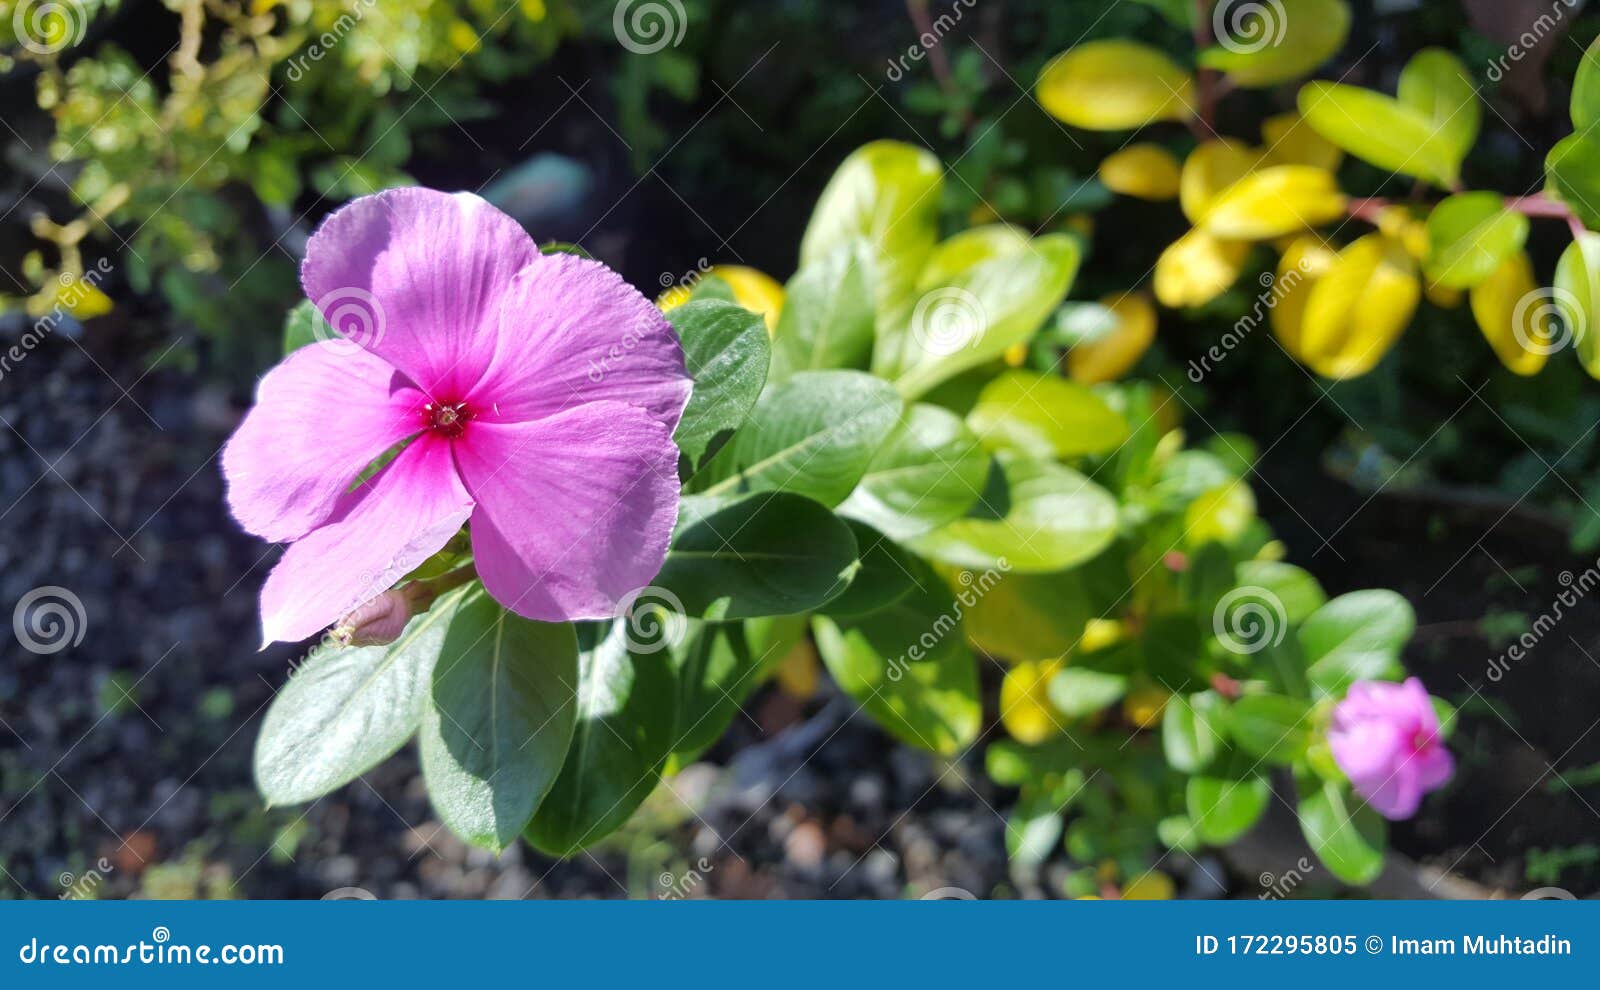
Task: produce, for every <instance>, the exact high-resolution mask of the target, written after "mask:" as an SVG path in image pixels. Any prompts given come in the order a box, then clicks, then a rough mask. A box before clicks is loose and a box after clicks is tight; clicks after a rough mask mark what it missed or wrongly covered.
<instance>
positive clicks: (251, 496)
mask: <svg viewBox="0 0 1600 990" xmlns="http://www.w3.org/2000/svg"><path fill="white" fill-rule="evenodd" d="M300 277H301V282H302V284H303V285H304V286H305V290H306V295H307V296H309V297H310V298H311V299H312V300H313V301H314V302H315V303H316V305H317V307H318V309H320V310H321V311H322V314H323V316H324V317H325V318H326V319H327V320H328V323H329V324H330V325H331V326H332V327H333V329H334V331H335V333H336V334H337V336H336V337H334V338H333V339H330V340H325V341H320V342H318V343H315V344H311V345H308V346H306V347H302V348H300V349H299V350H297V351H295V352H294V353H293V354H291V355H289V357H288V358H286V359H285V360H284V361H283V362H282V363H281V364H279V365H278V366H277V367H275V368H273V369H272V370H271V371H269V372H267V374H266V376H265V377H263V378H262V380H261V383H260V386H259V388H258V390H257V394H256V404H255V407H254V408H253V409H252V410H251V411H250V413H249V415H248V416H246V417H245V420H244V422H243V423H242V424H240V426H239V429H238V430H237V432H235V433H234V435H233V438H232V439H231V440H229V442H228V445H227V448H226V449H225V450H224V452H223V455H222V469H223V473H224V475H225V476H226V478H227V481H228V504H229V507H230V508H231V509H232V511H233V514H234V516H235V517H236V518H237V519H238V520H239V522H240V524H241V525H243V526H244V528H245V529H247V530H249V531H250V532H252V533H255V534H256V535H258V536H260V537H262V538H264V539H268V540H273V541H276V542H289V543H290V546H289V548H288V549H287V550H286V551H285V552H284V555H283V559H282V560H280V561H279V562H278V565H277V567H275V568H274V569H273V571H272V574H271V575H270V576H269V577H268V578H267V582H266V586H265V587H264V588H263V589H262V591H261V622H262V627H263V632H264V635H265V639H266V642H268V643H270V642H273V641H276V640H290V641H293V640H300V639H305V638H307V637H309V636H312V635H314V634H316V633H317V632H318V631H319V630H321V629H322V628H323V627H326V626H328V625H329V624H331V623H333V622H334V621H335V620H337V619H339V618H340V617H341V616H344V615H346V614H348V613H350V612H351V611H352V610H353V609H355V608H356V607H357V606H358V605H361V604H362V603H364V602H366V601H368V600H370V599H372V598H374V597H376V596H378V595H380V594H381V593H382V592H383V591H384V590H385V589H387V588H389V587H390V586H391V585H393V584H394V583H395V582H396V581H398V580H399V579H400V578H401V577H403V576H404V575H405V574H406V573H407V572H409V571H411V570H412V569H414V568H415V567H416V566H417V565H418V564H420V563H422V562H423V561H424V560H426V559H427V558H428V557H430V556H431V555H433V554H434V553H435V552H437V551H438V550H439V549H440V548H442V547H443V546H444V545H445V543H446V541H448V540H449V539H450V537H451V536H452V535H454V534H455V533H456V531H457V530H459V529H460V527H461V525H462V523H464V522H467V521H468V520H470V521H471V531H472V550H473V557H474V561H475V563H476V566H477V570H478V575H479V577H480V578H481V579H482V580H483V583H484V586H485V587H486V588H487V589H488V591H489V593H490V594H491V595H493V596H494V597H495V598H496V599H498V600H499V601H500V602H501V604H503V605H505V606H506V607H507V608H509V609H511V610H512V611H514V612H517V613H519V614H521V615H524V616H527V617H528V618H531V619H539V620H544V621H563V620H570V619H594V618H603V617H605V616H608V615H610V614H612V612H613V610H614V608H615V606H616V603H617V602H618V601H619V600H620V599H621V598H623V597H624V596H626V595H627V594H628V593H629V592H630V591H632V590H634V589H636V588H638V587H639V586H641V585H644V584H647V583H648V582H649V580H650V579H651V578H652V577H653V576H654V575H655V573H656V571H657V570H659V569H660V566H661V563H662V560H663V558H664V557H665V555H666V548H667V542H668V539H669V538H670V536H671V533H672V527H673V523H674V521H675V520H676V518H677V511H678V490H679V486H678V477H677V460H678V452H677V448H676V447H675V446H674V445H673V442H672V432H673V429H674V428H675V427H676V426H677V423H678V419H679V417H680V416H681V415H682V413H683V407H684V404H685V403H686V402H687V401H688V396H689V387H690V382H689V379H688V377H687V376H686V375H685V373H684V365H683V352H682V350H681V348H680V347H679V344H678V339H677V336H676V334H675V333H674V332H673V330H672V327H671V326H670V325H669V324H668V323H667V321H666V319H665V318H664V317H662V315H661V313H660V312H659V311H658V310H657V309H656V307H655V306H654V305H652V304H651V303H650V301H649V300H647V299H645V298H644V297H643V296H642V295H640V294H639V293H638V292H637V291H635V290H634V289H633V288H632V287H630V286H629V285H627V283H625V282H624V281H623V280H622V279H621V277H619V276H618V275H617V274H616V273H615V272H613V271H611V270H610V269H609V268H607V267H605V266H604V265H601V264H599V263H598V262H594V261H589V260H586V259H583V258H578V257H575V256H572V255H566V254H549V255H542V254H540V253H539V250H538V248H537V247H535V246H534V243H533V240H532V239H531V238H530V237H529V236H528V235H527V233H526V232H525V231H524V230H523V229H522V228H521V226H519V225H518V224H517V223H516V221H514V220H512V219H511V218H510V217H508V216H506V215H505V214H503V213H501V212H500V211H499V210H496V209H495V208H494V207H492V206H490V205H489V204H488V203H487V202H485V201H484V200H482V199H480V198H478V197H477V196H473V195H470V194H467V193H457V194H455V195H450V194H446V193H441V192H435V191H433V190H429V189H392V190H389V191H387V192H382V193H379V194H377V195H375V196H365V197H362V198H361V199H357V200H355V201H353V202H351V203H349V204H348V205H346V206H345V207H343V208H342V209H340V210H338V211H337V212H335V213H334V214H333V215H331V216H330V217H328V219H327V220H326V221H325V222H324V223H323V224H322V226H321V227H320V228H318V230H317V232H316V233H315V234H314V235H313V236H312V238H311V242H310V244H309V245H308V247H307V250H306V259H305V263H304V265H303V266H302V268H301V273H300ZM596 369H599V371H598V373H597V370H596ZM404 441H409V442H407V443H406V445H405V447H404V449H403V450H402V451H401V452H400V454H399V456H397V457H395V458H394V459H393V460H392V461H391V462H389V463H388V464H386V465H385V466H384V467H383V468H382V469H381V470H379V471H378V472H377V473H375V474H373V475H372V476H371V477H370V478H368V479H366V480H365V481H364V482H361V483H360V484H356V480H357V477H358V475H359V474H360V473H361V472H362V470H363V469H364V468H366V467H367V466H368V465H370V464H371V463H372V462H373V461H374V460H375V459H376V458H377V457H378V456H379V455H381V454H383V453H384V452H385V451H388V450H390V449H391V448H393V447H394V446H395V445H396V444H399V443H401V442H404Z"/></svg>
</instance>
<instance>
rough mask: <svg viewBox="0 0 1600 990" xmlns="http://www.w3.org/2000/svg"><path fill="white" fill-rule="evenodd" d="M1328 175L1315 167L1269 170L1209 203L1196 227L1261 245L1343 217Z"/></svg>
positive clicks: (1334, 183) (1339, 195)
mask: <svg viewBox="0 0 1600 990" xmlns="http://www.w3.org/2000/svg"><path fill="white" fill-rule="evenodd" d="M1344 203H1345V198H1344V193H1342V192H1340V191H1339V182H1338V180H1337V179H1335V178H1334V177H1333V173H1332V172H1329V171H1328V170H1327V169H1323V168H1317V167H1316V166H1315V165H1269V166H1267V167H1266V168H1264V169H1261V170H1260V171H1258V172H1252V173H1250V174H1249V175H1247V176H1245V177H1244V178H1242V179H1240V180H1239V181H1237V182H1235V183H1234V184H1233V185H1231V186H1229V187H1228V188H1227V189H1226V190H1224V191H1223V192H1222V193H1220V194H1218V195H1217V196H1216V198H1215V199H1213V200H1212V202H1211V205H1210V206H1208V207H1207V208H1206V211H1205V214H1204V216H1203V217H1202V218H1201V220H1200V222H1199V226H1201V227H1204V228H1205V229H1206V231H1208V232H1209V233H1211V234H1213V235H1215V236H1217V237H1223V238H1231V239H1234V240H1251V241H1260V240H1267V239H1268V238H1272V237H1279V236H1281V235H1283V234H1287V233H1289V232H1290V231H1294V230H1300V229H1302V228H1305V227H1318V226H1321V225H1322V224H1325V223H1328V222H1329V221H1331V220H1335V219H1337V218H1339V217H1341V216H1343V215H1344Z"/></svg>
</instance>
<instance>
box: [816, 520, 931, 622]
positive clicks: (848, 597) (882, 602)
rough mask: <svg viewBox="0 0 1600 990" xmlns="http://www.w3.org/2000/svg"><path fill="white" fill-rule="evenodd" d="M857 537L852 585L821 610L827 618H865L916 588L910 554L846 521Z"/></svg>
mask: <svg viewBox="0 0 1600 990" xmlns="http://www.w3.org/2000/svg"><path fill="white" fill-rule="evenodd" d="M845 523H846V525H848V526H849V527H850V532H851V535H853V536H854V537H855V538H856V550H857V557H858V558H859V559H858V561H857V564H856V567H855V569H854V571H853V572H852V573H851V575H850V584H849V586H848V587H846V588H845V589H844V591H842V592H840V593H839V594H838V595H835V596H834V597H833V598H831V599H829V600H828V601H827V602H826V603H824V604H823V605H822V607H821V611H823V612H825V613H826V614H828V615H864V614H866V613H868V612H876V611H877V610H878V609H881V608H886V607H888V606H890V605H892V604H894V603H895V602H896V601H898V600H900V599H901V598H903V597H905V596H906V595H907V594H908V593H910V592H911V590H912V589H913V588H914V587H915V586H916V578H915V577H914V575H915V574H916V573H917V571H916V565H915V562H914V561H912V560H911V555H910V554H909V553H908V552H907V551H905V550H904V549H902V548H901V547H900V545H899V544H898V543H895V542H894V541H893V540H890V539H889V538H888V537H887V536H884V535H883V534H882V533H880V532H878V531H877V530H875V529H873V528H872V527H871V526H868V525H867V524H866V523H863V522H858V521H857V520H854V519H847V520H845Z"/></svg>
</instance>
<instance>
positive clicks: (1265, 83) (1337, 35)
mask: <svg viewBox="0 0 1600 990" xmlns="http://www.w3.org/2000/svg"><path fill="white" fill-rule="evenodd" d="M1213 14H1214V16H1213V18H1212V20H1213V24H1212V30H1213V32H1214V33H1215V34H1216V36H1217V41H1218V44H1217V46H1216V47H1215V48H1208V49H1206V50H1205V51H1203V52H1201V53H1200V56H1199V61H1200V64H1201V65H1203V66H1205V67H1207V68H1211V69H1219V70H1221V71H1223V72H1226V73H1228V78H1229V79H1230V80H1231V81H1232V82H1233V84H1234V85H1236V86H1241V87H1244V88H1246V89H1265V88H1267V87H1269V86H1276V85H1277V84H1279V83H1283V82H1288V81H1289V80H1291V79H1299V78H1301V77H1302V76H1307V75H1310V74H1311V73H1312V72H1315V71H1316V70H1317V67H1318V66H1320V65H1322V63H1324V62H1326V61H1327V60H1328V59H1330V58H1332V57H1333V56H1334V55H1335V54H1336V53H1337V52H1338V51H1339V49H1340V48H1342V47H1343V46H1344V41H1345V38H1346V37H1348V36H1349V33H1350V7H1349V5H1348V4H1346V3H1345V2H1344V0H1272V2H1270V3H1237V2H1230V3H1224V4H1221V5H1219V6H1218V7H1217V8H1215V9H1214V11H1213Z"/></svg>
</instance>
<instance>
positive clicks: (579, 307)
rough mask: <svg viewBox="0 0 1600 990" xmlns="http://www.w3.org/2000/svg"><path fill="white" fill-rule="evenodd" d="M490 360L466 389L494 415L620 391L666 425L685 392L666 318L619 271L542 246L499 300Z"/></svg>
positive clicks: (536, 414)
mask: <svg viewBox="0 0 1600 990" xmlns="http://www.w3.org/2000/svg"><path fill="white" fill-rule="evenodd" d="M498 338H499V339H498V343H497V349H496V351H495V355H494V361H493V363H492V364H491V366H490V369H489V372H488V374H486V375H485V376H484V378H483V380H482V381H481V382H479V383H478V386H477V387H476V388H475V389H474V390H473V394H472V395H471V396H470V397H469V401H470V402H471V403H472V405H473V407H474V409H475V410H476V411H477V414H478V415H481V416H487V417H488V418H490V419H492V420H495V421H497V422H522V421H526V420H530V419H540V418H542V417H545V416H553V415H555V414H556V413H559V412H561V411H563V410H565V409H570V408H572V407H573V406H576V405H582V404H583V403H585V402H598V401H601V400H615V401H617V402H626V403H629V404H630V405H635V406H639V407H641V408H643V409H645V410H647V411H648V412H649V413H650V415H651V416H653V417H655V419H656V420H657V421H658V422H660V423H661V424H662V425H663V426H665V427H666V428H667V430H668V431H669V432H670V431H671V430H673V429H675V428H676V427H677V425H678V418H679V417H680V416H681V415H683V407H684V404H685V403H687V402H688V401H689V388H690V384H691V383H690V381H689V376H688V374H687V373H686V372H685V371H684V367H683V348H682V347H681V346H680V345H679V343H678V335H677V333H676V332H675V331H674V330H673V329H672V325H671V324H670V323H668V322H667V318H666V317H665V316H664V315H662V313H661V311H660V310H659V309H657V308H656V306H655V304H654V303H652V302H650V300H648V299H646V298H645V297H644V296H642V295H640V294H639V292H638V290H637V289H635V288H633V286H631V285H629V284H628V283H627V282H625V281H623V279H622V276H620V275H618V274H617V273H616V272H614V271H612V270H611V269H609V268H607V267H606V266H605V265H602V264H600V263H599V262H597V261H590V260H589V259H587V258H579V257H577V256H575V255H570V254H548V255H540V256H539V257H538V258H537V259H535V260H534V261H533V262H532V263H531V264H530V265H528V267H527V268H525V269H523V270H522V271H521V272H519V273H518V274H517V277H516V280H515V281H514V282H513V283H512V285H511V290H510V291H509V292H507V293H506V295H505V297H504V298H503V300H502V302H501V309H500V331H499V334H498Z"/></svg>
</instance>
